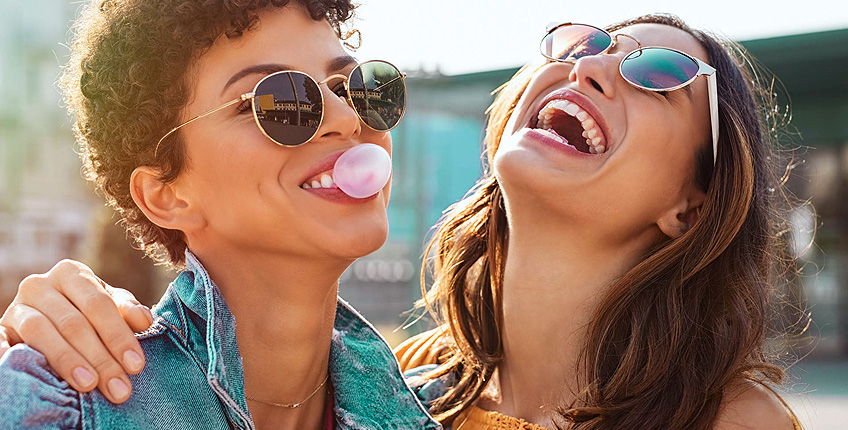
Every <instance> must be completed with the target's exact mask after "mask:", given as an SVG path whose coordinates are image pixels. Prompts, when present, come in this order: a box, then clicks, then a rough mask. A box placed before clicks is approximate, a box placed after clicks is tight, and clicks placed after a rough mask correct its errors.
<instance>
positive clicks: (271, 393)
mask: <svg viewBox="0 0 848 430" xmlns="http://www.w3.org/2000/svg"><path fill="white" fill-rule="evenodd" d="M259 19H260V25H259V27H258V29H256V30H253V31H250V32H247V33H245V35H244V36H243V37H241V38H238V39H235V40H229V39H227V38H224V37H222V38H220V39H219V40H218V41H217V42H216V43H215V44H214V46H212V48H211V49H209V51H208V52H207V53H206V54H204V55H203V56H202V57H201V58H200V59H199V60H198V61H197V63H196V64H195V65H194V69H193V75H192V78H193V82H192V84H193V91H192V94H193V97H192V99H191V101H190V103H189V104H188V106H186V108H185V109H184V112H183V118H184V119H189V118H192V117H194V116H196V115H198V114H200V113H203V112H206V111H208V110H210V109H213V108H215V107H217V106H220V105H222V104H224V103H226V102H227V101H229V100H232V99H234V98H236V97H238V95H240V94H242V93H245V92H249V91H251V90H252V89H253V86H254V85H255V84H256V82H258V81H259V80H260V79H261V78H262V77H263V76H264V75H265V74H267V72H266V73H264V74H263V73H255V74H251V75H248V76H246V77H244V78H243V79H240V80H238V81H237V82H235V83H234V84H233V85H231V86H230V87H228V88H227V89H226V90H224V91H223V92H222V88H223V87H224V85H225V83H227V82H228V81H229V80H230V78H231V77H232V76H233V75H235V74H236V73H238V72H239V71H241V70H242V69H244V68H246V67H250V66H255V65H259V64H276V65H280V67H278V69H295V70H299V71H302V72H305V73H307V74H309V75H310V76H312V77H314V78H315V79H316V80H318V81H320V80H322V79H324V78H326V77H327V76H330V75H333V74H343V75H345V76H346V75H347V74H348V73H349V72H350V71H351V70H352V69H353V68H354V67H355V66H356V61H355V60H354V59H353V58H350V57H349V56H348V54H347V53H346V52H345V51H344V49H343V48H342V46H341V44H340V42H339V40H338V37H337V35H336V33H335V32H334V30H333V29H332V27H331V26H330V25H329V24H328V23H327V22H326V21H315V20H313V19H311V18H310V17H309V15H308V13H307V12H306V10H305V9H304V8H302V7H300V6H297V5H292V6H289V7H287V8H284V9H282V10H280V9H278V10H271V11H267V12H264V13H261V14H260V15H259ZM281 41H286V42H281ZM268 46H274V49H268ZM329 85H335V84H334V83H333V82H331V83H330V84H329ZM321 91H323V94H324V100H325V102H324V110H325V112H324V121H323V123H322V124H321V127H320V128H319V130H318V133H317V135H316V137H315V138H313V140H312V141H310V142H309V143H307V144H305V145H302V146H299V147H296V148H290V147H282V146H279V145H276V144H275V143H273V142H272V141H270V140H269V139H268V138H267V137H265V136H264V135H263V134H262V133H261V132H260V130H259V129H258V128H257V126H256V124H255V122H254V120H253V117H252V115H251V114H250V113H247V114H244V113H239V111H238V109H237V108H236V107H235V106H233V107H232V108H230V109H225V110H223V111H221V112H219V113H216V114H215V115H214V116H211V117H207V118H204V119H203V120H201V121H198V122H196V123H192V124H191V125H189V126H187V127H184V128H182V129H181V132H182V133H183V136H184V139H185V142H186V150H187V153H188V157H187V158H188V160H189V162H188V165H187V166H186V169H185V171H184V172H183V173H181V175H180V176H179V177H178V178H177V180H176V181H174V182H173V183H170V184H163V183H161V182H159V181H158V180H157V179H156V178H157V176H156V172H155V171H154V170H153V169H151V168H149V167H139V168H138V169H136V170H135V172H134V173H133V175H132V178H131V189H132V196H133V199H134V200H135V202H136V204H138V206H139V207H140V208H141V209H142V210H143V211H144V213H145V215H146V216H147V217H148V218H149V219H150V220H151V221H153V222H154V223H156V224H157V225H159V226H162V227H165V228H169V229H177V230H180V231H182V232H184V233H185V236H186V239H187V243H188V245H189V248H190V249H191V250H192V252H194V253H195V255H196V256H197V257H198V258H199V259H200V261H201V262H202V263H203V264H204V267H205V268H206V269H207V270H208V271H209V273H210V275H211V277H212V279H214V280H215V283H216V284H217V286H218V287H219V289H220V291H221V293H222V294H223V296H224V298H225V299H226V301H227V304H228V306H229V308H230V310H231V311H232V313H233V314H234V316H235V317H236V319H237V320H238V322H239V324H238V326H237V328H236V336H237V340H238V345H239V350H240V353H241V355H242V356H243V357H244V362H243V364H244V376H245V391H246V393H247V395H248V396H251V397H255V398H259V399H263V400H267V401H273V402H278V403H295V402H298V401H301V400H303V399H304V398H306V397H307V395H309V394H310V393H311V392H312V391H313V389H314V388H315V387H316V386H318V385H319V384H320V383H321V382H322V381H323V380H324V379H325V377H326V376H327V369H328V362H329V351H330V344H331V336H332V329H333V322H334V319H335V309H336V297H337V288H338V279H339V276H341V274H342V272H343V271H344V270H345V269H346V268H347V267H348V266H349V265H350V264H351V263H352V262H353V261H354V259H355V258H357V257H360V256H363V255H366V254H368V253H371V252H373V251H375V250H376V249H377V248H379V247H380V246H381V245H382V244H383V242H384V241H385V238H386V236H387V234H388V221H387V216H386V205H387V204H388V198H389V186H388V185H386V187H385V188H384V189H383V190H382V191H380V192H379V193H378V195H377V196H376V198H372V199H364V200H362V201H357V202H353V203H351V202H349V201H348V202H346V203H339V202H337V201H333V200H330V199H325V198H321V197H319V195H320V192H317V191H315V190H306V189H302V188H300V185H301V184H302V183H304V182H305V180H306V179H308V178H310V177H311V175H312V173H311V172H312V171H314V169H315V166H316V165H317V164H318V163H319V162H321V161H322V160H324V159H326V158H327V157H328V156H330V155H332V154H336V153H339V152H341V151H344V150H346V149H348V148H351V147H353V146H355V145H357V144H360V143H365V142H369V143H374V144H377V145H380V146H381V147H383V148H384V149H386V150H387V151H389V152H390V151H391V137H390V135H389V134H388V133H380V132H375V131H372V130H371V129H369V128H367V127H363V126H362V124H361V122H360V120H359V118H358V116H357V115H356V113H355V112H354V111H353V109H352V108H351V107H350V106H349V105H348V104H347V101H346V99H343V98H340V97H338V96H336V95H334V94H333V93H332V92H331V91H330V88H329V87H328V86H327V85H322V86H321ZM232 202H238V204H236V205H234V204H232ZM245 220H250V222H245ZM70 266H74V267H70ZM68 278H75V279H76V282H75V284H77V285H78V284H80V283H85V282H88V283H89V284H90V286H96V288H88V289H87V290H86V291H87V292H86V294H88V296H87V297H84V298H81V299H79V301H74V299H73V298H71V301H72V302H74V303H75V304H77V303H81V307H80V309H83V310H85V309H90V308H98V309H99V308H100V307H103V305H104V296H103V292H104V291H105V290H104V289H103V286H102V285H103V284H101V283H99V282H97V280H96V277H95V276H94V275H93V274H92V273H91V271H90V270H88V269H87V268H83V267H82V266H80V265H79V264H78V263H68V262H66V263H61V264H60V265H57V267H56V268H54V270H52V271H51V272H48V274H46V275H43V276H40V277H36V278H31V280H30V281H27V283H28V284H34V285H38V286H29V287H27V288H26V289H27V290H30V291H31V290H46V289H49V288H51V287H52V286H55V285H57V284H58V283H57V282H56V280H57V279H62V282H61V283H62V284H64V283H65V281H64V280H65V279H68ZM80 278H81V279H80ZM23 290H24V288H22V291H23ZM62 291H66V290H62ZM95 291H96V292H95ZM69 298H70V297H69ZM29 300H30V299H29V298H27V299H26V300H20V301H19V302H18V303H20V302H25V303H28V302H29ZM110 301H111V300H110ZM86 303H89V306H90V307H86V305H85V304H86ZM111 306H112V307H113V308H114V305H111ZM106 307H108V306H106ZM42 310H43V309H42ZM35 312H38V311H33V312H32V313H35ZM13 314H14V315H18V317H20V316H21V313H20V312H17V313H16V314H15V313H13ZM118 317H119V314H118V313H117V312H114V309H113V311H112V313H111V314H110V315H109V316H108V318H109V319H110V320H116V319H117V318H118ZM23 318H24V320H23V321H17V322H12V323H11V324H10V326H6V334H7V337H8V334H9V331H10V330H12V331H14V332H16V333H17V334H18V335H21V336H24V335H23V333H22V331H21V329H22V328H24V329H25V328H27V325H29V324H30V323H29V320H30V318H33V316H32V315H31V314H30V315H23ZM67 318H69V317H68V316H67V315H65V316H61V315H60V316H56V317H50V322H51V323H52V324H53V325H54V327H56V326H58V327H62V323H61V321H63V320H64V319H67ZM6 321H8V320H6ZM144 322H145V323H146V322H148V321H144ZM140 325H141V326H143V325H144V324H140ZM42 326H47V324H46V323H44V321H42ZM42 328H43V327H42ZM124 328H125V330H124V331H125V332H126V331H128V329H126V327H125V326H124ZM134 328H135V329H137V328H139V325H137V326H136V327H134ZM95 330H96V327H95ZM67 333H68V332H63V333H62V334H63V335H65V336H66V337H68V336H67ZM71 333H72V332H71ZM98 333H99V331H98ZM127 334H128V333H127ZM58 335H59V334H56V333H54V336H53V337H55V336H58ZM113 336H114V337H113V338H117V336H118V335H117V334H115V335H113ZM121 336H122V337H123V336H124V335H123V334H121ZM26 338H27V339H28V336H27V337H26ZM68 338H69V339H70V337H68ZM106 339H111V338H109V337H107V338H106ZM91 341H92V339H90V338H89V339H87V340H86V342H89V343H90V342H91ZM122 342H124V343H123V344H121V345H119V346H116V347H114V348H112V349H110V350H109V351H110V352H113V356H114V358H115V359H117V360H118V361H120V357H122V355H123V350H121V348H122V347H123V348H125V350H126V348H128V349H129V350H131V351H136V352H137V353H140V352H141V351H140V349H138V348H137V343H131V342H128V341H126V340H124V339H122ZM71 344H72V345H73V346H74V348H75V349H76V350H77V351H85V350H86V348H87V347H88V345H81V344H78V343H75V341H73V340H72V341H71ZM114 352H117V354H115V353H114ZM48 355H49V354H48ZM60 361H61V360H59V361H58V362H60ZM56 362H57V360H53V361H51V363H56ZM281 363H285V371H284V372H282V371H279V370H280V364H281ZM89 364H90V365H93V366H92V367H94V368H95V369H98V367H97V365H96V362H94V363H92V362H91V361H89ZM79 366H85V363H84V362H83V363H80V362H79V361H77V362H76V363H74V365H72V367H70V369H73V368H75V367H79ZM60 368H62V369H64V371H65V372H67V370H68V369H69V368H66V367H60ZM89 368H90V367H89ZM115 369H120V368H119V367H114V368H112V370H113V371H114V370H115ZM71 373H73V372H71ZM65 376H66V377H67V376H71V379H72V378H73V374H71V375H67V374H65ZM120 376H122V375H115V374H106V375H100V379H101V380H106V381H111V380H112V378H116V377H120ZM123 378H124V379H123V380H124V381H125V383H126V384H129V381H128V380H126V379H125V378H126V376H123ZM106 385H107V389H108V388H109V384H108V383H107V384H106ZM127 387H128V385H127ZM104 392H106V391H104ZM124 394H125V395H124V396H121V395H114V393H113V395H112V397H111V399H113V400H116V401H123V400H126V398H128V395H129V392H128V391H127V392H126V393H124ZM326 395H327V389H326V388H325V389H322V390H320V391H319V392H318V393H317V394H316V395H315V396H314V397H312V398H311V399H310V401H309V402H307V403H306V404H305V405H304V406H302V407H300V408H297V409H285V408H278V407H274V406H268V405H264V404H261V403H257V402H252V401H249V402H248V406H249V408H250V412H251V414H252V416H253V419H254V422H255V423H256V426H257V428H259V429H263V428H298V429H300V428H304V429H318V428H321V425H322V423H323V410H324V405H325V403H326Z"/></svg>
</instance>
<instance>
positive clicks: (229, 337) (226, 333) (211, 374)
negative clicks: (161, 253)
mask: <svg viewBox="0 0 848 430" xmlns="http://www.w3.org/2000/svg"><path fill="white" fill-rule="evenodd" d="M186 266H187V268H186V271H184V272H183V273H181V274H180V276H179V277H177V279H176V280H175V281H174V282H173V284H172V286H171V288H170V289H169V293H173V295H172V298H173V299H177V300H178V301H179V302H182V303H183V304H184V306H185V307H186V308H188V309H189V310H190V311H191V312H192V313H194V314H195V315H194V316H192V315H190V314H189V313H187V312H183V311H181V310H180V308H181V307H180V306H161V305H163V304H164V303H166V302H168V301H169V300H168V299H167V298H165V299H164V300H162V302H161V303H160V306H158V307H159V308H160V309H158V310H159V311H160V312H161V313H160V314H161V316H162V317H163V318H165V319H166V320H167V321H168V322H169V323H170V324H169V325H171V327H172V328H173V329H174V330H175V331H177V333H178V334H179V335H180V336H181V337H182V338H183V340H184V341H185V342H186V344H187V346H188V348H189V349H190V350H191V351H193V355H195V358H196V359H197V360H198V363H199V364H201V365H202V366H203V367H204V368H205V371H206V378H207V380H208V382H209V384H210V386H211V387H212V388H213V390H215V392H216V394H217V395H218V397H219V398H220V399H221V401H222V403H223V404H224V405H225V406H226V409H227V411H226V412H227V415H228V416H229V418H230V420H231V422H233V423H240V424H241V425H242V426H243V428H248V429H252V428H254V426H253V422H252V420H251V418H250V413H249V412H248V409H247V404H246V400H245V397H244V369H243V368H242V364H241V356H240V353H239V350H238V344H237V342H236V333H235V324H236V321H235V317H234V316H233V314H232V312H230V309H229V307H228V306H227V304H226V302H225V301H224V298H223V296H222V295H221V292H220V291H219V290H218V288H217V287H216V286H215V284H214V283H213V282H212V280H211V279H210V278H209V274H208V273H207V272H206V270H205V269H204V268H203V265H202V264H201V263H200V261H199V260H198V259H197V257H195V256H194V254H192V253H191V252H190V251H186ZM173 296H175V297H173ZM189 319H193V320H194V324H189V321H188V320H189ZM191 327H197V330H192V329H191ZM197 331H200V333H198V332H197ZM329 372H330V377H331V379H332V382H333V385H334V393H335V399H334V400H335V415H336V420H337V425H338V426H339V428H340V429H357V430H359V429H362V430H365V429H368V430H372V429H416V430H418V429H434V430H435V429H441V426H440V425H439V424H438V423H437V422H435V421H434V420H433V419H432V418H431V417H430V415H429V414H428V413H427V412H426V410H425V408H424V407H423V406H422V405H421V403H420V402H419V401H418V400H417V398H416V396H415V394H413V392H412V391H411V390H410V388H409V387H408V386H407V385H406V383H405V382H404V380H403V377H402V375H401V373H400V370H399V365H398V363H397V360H396V359H395V357H394V355H393V354H392V351H391V349H390V347H389V345H388V344H387V343H386V341H385V339H383V337H382V336H381V335H380V334H379V333H378V332H377V330H376V329H375V328H374V327H373V326H372V325H371V324H370V323H368V322H367V321H366V320H365V319H364V318H363V317H362V316H361V315H360V314H359V313H357V312H356V311H355V310H354V309H353V308H352V307H350V305H348V304H347V303H345V302H344V301H343V300H341V299H339V300H338V305H337V308H336V319H335V324H334V329H333V340H332V345H331V349H330V369H329Z"/></svg>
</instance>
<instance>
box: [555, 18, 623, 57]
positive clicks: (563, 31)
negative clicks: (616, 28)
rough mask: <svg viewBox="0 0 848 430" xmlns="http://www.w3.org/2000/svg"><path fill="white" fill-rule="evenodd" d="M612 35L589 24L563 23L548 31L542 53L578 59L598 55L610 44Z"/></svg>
mask: <svg viewBox="0 0 848 430" xmlns="http://www.w3.org/2000/svg"><path fill="white" fill-rule="evenodd" d="M611 42H612V39H610V35H609V34H607V33H605V32H603V31H601V30H599V29H597V28H595V27H592V26H589V25H581V24H574V25H563V26H561V27H559V28H557V29H556V30H554V31H552V32H550V33H548V35H547V36H545V38H544V39H542V44H541V47H540V49H541V50H542V55H544V56H545V57H547V58H550V59H554V60H578V59H580V58H581V57H585V56H588V55H596V54H599V53H601V52H603V51H604V50H605V49H607V48H608V47H609V46H610V43H611Z"/></svg>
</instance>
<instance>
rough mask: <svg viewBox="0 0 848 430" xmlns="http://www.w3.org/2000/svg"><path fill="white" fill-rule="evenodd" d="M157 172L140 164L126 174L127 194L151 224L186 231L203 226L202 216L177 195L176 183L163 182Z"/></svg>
mask: <svg viewBox="0 0 848 430" xmlns="http://www.w3.org/2000/svg"><path fill="white" fill-rule="evenodd" d="M159 177H160V175H159V171H158V170H157V169H155V168H153V167H149V166H141V167H137V168H136V169H135V170H133V173H132V175H131V176H130V195H132V199H133V201H134V202H135V204H136V205H138V207H139V208H140V209H141V211H142V212H143V213H144V215H145V216H146V217H147V219H149V220H150V221H151V222H152V223H153V224H156V225H158V226H159V227H162V228H167V229H170V230H180V231H182V232H183V233H188V232H190V231H192V230H196V229H198V228H201V227H202V226H203V218H202V217H201V216H200V214H199V213H197V211H195V210H194V208H193V206H192V205H190V204H189V202H188V201H186V200H185V199H183V198H181V197H180V195H179V193H178V188H179V187H178V185H177V184H176V183H164V182H162V181H161V180H160V179H159Z"/></svg>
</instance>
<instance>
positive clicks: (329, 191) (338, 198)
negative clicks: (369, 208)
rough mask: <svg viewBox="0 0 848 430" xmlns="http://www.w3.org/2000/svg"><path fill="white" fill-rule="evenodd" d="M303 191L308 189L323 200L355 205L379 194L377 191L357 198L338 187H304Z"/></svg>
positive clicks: (368, 200) (372, 198)
mask: <svg viewBox="0 0 848 430" xmlns="http://www.w3.org/2000/svg"><path fill="white" fill-rule="evenodd" d="M303 191H308V192H310V193H312V194H313V195H315V196H318V197H320V198H322V199H324V200H329V201H331V202H334V203H341V204H346V205H356V204H360V203H365V202H370V201H371V200H374V199H376V198H377V196H378V195H379V194H380V193H379V192H378V193H375V194H373V195H371V196H368V197H364V198H361V199H357V198H355V197H351V196H349V195H347V194H345V193H344V191H342V190H340V189H338V188H309V189H305V190H303Z"/></svg>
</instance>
